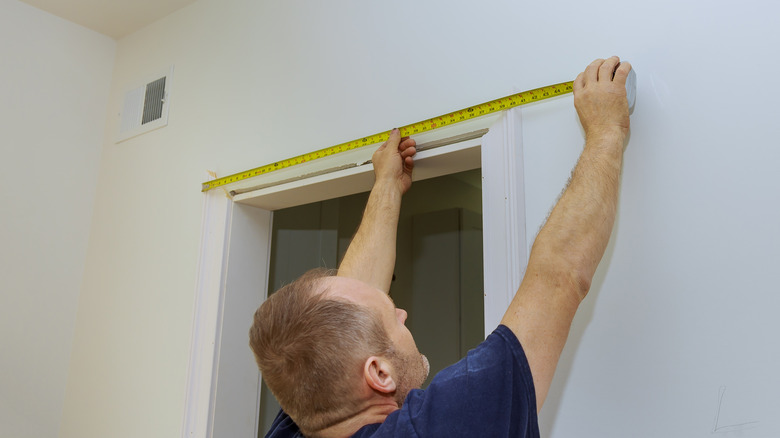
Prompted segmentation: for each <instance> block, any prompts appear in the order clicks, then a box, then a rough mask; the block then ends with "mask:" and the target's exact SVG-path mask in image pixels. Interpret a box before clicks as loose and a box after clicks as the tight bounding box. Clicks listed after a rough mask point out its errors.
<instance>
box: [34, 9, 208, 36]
mask: <svg viewBox="0 0 780 438" xmlns="http://www.w3.org/2000/svg"><path fill="white" fill-rule="evenodd" d="M21 1H23V2H24V3H27V4H28V5H31V6H35V7H36V8H38V9H43V10H44V11H46V12H49V13H51V14H54V15H56V16H58V17H61V18H64V19H66V20H68V21H72V22H73V23H76V24H80V25H82V26H84V27H87V28H89V29H92V30H94V31H97V32H100V33H102V34H104V35H108V36H110V37H111V38H114V39H119V38H122V37H123V36H125V35H129V34H131V33H133V32H135V31H137V30H138V29H141V28H143V27H145V26H147V25H148V24H151V23H153V22H155V21H157V20H159V19H161V18H163V17H165V16H166V15H168V14H170V13H172V12H174V11H176V10H179V9H181V8H183V7H184V6H187V5H189V4H190V3H193V2H195V0H21Z"/></svg>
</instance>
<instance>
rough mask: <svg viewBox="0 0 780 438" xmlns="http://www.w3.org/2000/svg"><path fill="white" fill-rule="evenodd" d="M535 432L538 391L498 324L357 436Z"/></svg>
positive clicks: (518, 350) (514, 344)
mask: <svg viewBox="0 0 780 438" xmlns="http://www.w3.org/2000/svg"><path fill="white" fill-rule="evenodd" d="M486 433H487V434H488V435H489V436H496V437H500V436H514V437H517V436H520V437H538V436H539V427H538V420H537V416H536V394H535V390H534V387H533V378H532V376H531V374H530V368H529V366H528V362H527V360H526V358H525V354H524V352H523V349H522V346H521V345H520V342H519V341H518V340H517V337H516V336H515V335H514V333H513V332H512V331H511V330H510V329H509V328H507V327H505V326H499V328H497V329H496V330H495V331H494V332H493V333H492V334H491V335H490V336H488V338H487V339H486V340H485V341H484V342H482V343H481V344H480V345H479V346H478V347H477V348H475V349H474V350H471V351H470V352H469V353H468V354H467V355H466V357H464V358H463V359H462V360H460V361H459V362H457V363H456V364H454V365H452V366H450V367H447V368H445V369H444V370H442V371H441V372H439V373H438V374H437V375H436V376H435V377H434V378H433V380H432V381H431V384H430V385H429V386H428V388H427V389H425V390H412V391H411V392H410V393H409V395H408V396H407V398H406V400H405V401H404V405H403V407H402V408H401V409H400V410H398V411H396V412H393V413H392V414H390V415H389V416H388V417H387V418H386V419H385V421H384V422H383V423H381V424H373V425H368V426H365V427H363V428H362V429H360V431H358V433H357V434H355V435H354V436H355V437H358V438H367V437H373V438H380V437H398V436H404V437H406V436H409V437H414V436H419V437H438V436H447V437H456V436H488V435H485V434H486Z"/></svg>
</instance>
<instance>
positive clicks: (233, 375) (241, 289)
mask: <svg viewBox="0 0 780 438" xmlns="http://www.w3.org/2000/svg"><path fill="white" fill-rule="evenodd" d="M271 218H272V213H271V212H270V211H267V210H262V209H260V208H254V207H249V206H246V205H240V204H234V207H233V214H232V223H231V226H230V239H229V246H228V253H227V258H226V266H225V284H224V291H223V293H222V302H221V303H220V322H219V324H218V332H217V342H218V343H217V346H216V349H217V350H218V356H216V360H215V363H214V367H215V368H214V380H213V381H212V389H213V390H214V392H215V394H214V396H213V398H212V400H213V401H214V411H213V413H212V415H213V416H214V417H213V426H212V427H211V429H212V430H211V435H206V436H209V437H210V436H213V437H217V438H219V437H255V436H257V426H258V412H259V409H260V397H259V395H258V392H259V389H260V371H258V369H257V365H256V364H255V359H254V356H253V354H252V351H251V350H250V349H249V327H250V326H251V325H252V316H253V315H254V313H255V309H257V307H258V306H259V305H260V304H261V303H262V302H263V301H264V300H265V298H266V296H267V295H268V291H267V289H268V264H269V254H270V248H271ZM224 359H228V360H224Z"/></svg>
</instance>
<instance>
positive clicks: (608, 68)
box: [574, 56, 631, 88]
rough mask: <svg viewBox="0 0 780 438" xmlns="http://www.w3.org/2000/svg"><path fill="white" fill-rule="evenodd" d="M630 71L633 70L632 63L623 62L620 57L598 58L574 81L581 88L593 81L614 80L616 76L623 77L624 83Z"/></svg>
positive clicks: (618, 78) (619, 78)
mask: <svg viewBox="0 0 780 438" xmlns="http://www.w3.org/2000/svg"><path fill="white" fill-rule="evenodd" d="M629 71H631V64H629V63H627V62H623V63H621V62H620V58H619V57H617V56H613V57H611V58H607V59H596V60H595V61H593V62H591V63H590V65H588V66H587V67H586V68H585V71H584V72H582V73H580V75H579V76H577V79H576V80H575V81H574V83H575V85H577V86H578V87H579V88H582V87H584V86H586V85H587V84H588V83H591V82H598V81H613V80H615V78H617V80H621V79H622V81H623V83H625V78H626V77H627V76H628V72H629Z"/></svg>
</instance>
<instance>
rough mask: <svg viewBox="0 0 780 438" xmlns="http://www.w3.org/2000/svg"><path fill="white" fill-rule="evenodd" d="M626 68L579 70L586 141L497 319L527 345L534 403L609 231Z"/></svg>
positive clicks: (623, 125)
mask: <svg viewBox="0 0 780 438" xmlns="http://www.w3.org/2000/svg"><path fill="white" fill-rule="evenodd" d="M630 70H631V65H630V64H628V63H620V60H619V59H618V58H617V57H612V58H609V59H607V60H602V59H598V60H596V61H594V62H593V63H591V64H590V65H589V66H588V67H587V68H586V69H585V71H584V72H583V73H580V75H579V76H577V79H576V80H575V82H574V106H575V107H576V109H577V113H578V115H579V118H580V123H581V124H582V127H583V128H584V130H585V148H584V150H583V152H582V154H581V156H580V159H579V161H578V163H577V166H576V167H575V168H574V171H573V173H572V177H571V180H570V181H569V186H568V187H567V188H566V190H565V191H564V193H563V195H562V196H561V198H560V199H559V200H558V203H557V204H556V206H555V208H554V209H553V210H552V213H551V214H550V217H549V218H548V219H547V223H546V224H545V225H544V227H543V228H542V229H541V231H540V232H539V235H538V236H537V237H536V241H535V242H534V245H533V248H532V249H531V255H530V257H529V261H528V269H527V270H526V274H525V277H524V278H523V281H522V283H521V285H520V288H519V289H518V291H517V294H516V295H515V297H514V299H513V300H512V303H511V304H510V306H509V309H508V310H507V312H506V314H505V315H504V318H503V320H502V321H501V322H502V323H503V324H505V325H506V326H508V327H509V328H510V329H511V330H512V331H513V332H514V333H515V334H516V335H517V337H518V339H519V340H520V342H521V344H522V345H523V349H524V350H525V352H526V355H527V357H528V362H529V365H530V367H531V372H532V374H533V380H534V386H535V387H536V400H537V409H541V407H542V405H543V404H544V401H545V399H546V397H547V392H548V391H549V388H550V384H551V383H552V379H553V374H554V373H555V368H556V366H557V364H558V359H559V358H560V355H561V351H562V350H563V346H564V344H565V343H566V338H567V336H568V334H569V329H570V327H571V322H572V319H573V318H574V313H575V312H576V310H577V307H578V306H579V304H580V302H581V301H582V300H583V299H584V298H585V295H586V294H587V293H588V290H589V289H590V284H591V281H592V279H593V275H594V274H595V271H596V267H597V266H598V264H599V262H600V261H601V257H602V256H603V255H604V251H605V249H606V247H607V242H608V241H609V237H610V234H611V233H612V225H613V223H614V221H615V213H616V209H617V197H618V186H619V181H620V172H621V168H622V164H623V148H624V146H625V141H626V137H627V135H628V131H629V116H628V102H627V100H626V91H625V82H626V77H627V75H628V72H629V71H630Z"/></svg>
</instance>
